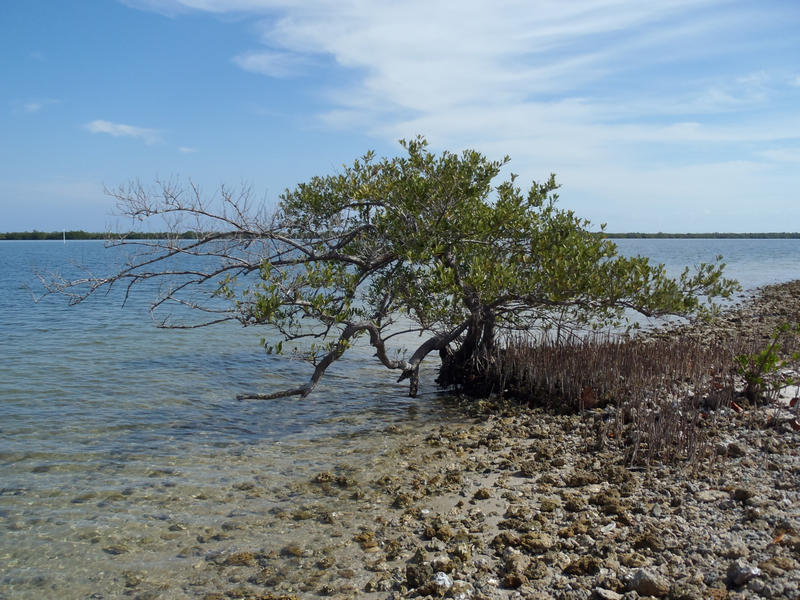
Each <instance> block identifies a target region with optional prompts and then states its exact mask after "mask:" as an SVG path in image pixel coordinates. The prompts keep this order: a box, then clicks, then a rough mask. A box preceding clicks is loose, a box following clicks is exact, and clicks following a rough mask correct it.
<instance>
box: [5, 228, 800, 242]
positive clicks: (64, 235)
mask: <svg viewBox="0 0 800 600" xmlns="http://www.w3.org/2000/svg"><path fill="white" fill-rule="evenodd" d="M602 235H604V236H605V237H606V238H609V239H732V240H738V239H752V240H790V239H791V240H794V239H800V232H794V233H792V232H767V233H720V232H714V233H662V232H658V233H642V232H629V233H605V232H603V234H602ZM166 237H175V234H174V233H167V232H163V231H161V232H148V233H145V232H135V231H132V232H126V233H97V232H87V231H82V230H76V231H49V232H48V231H37V230H33V231H12V232H7V233H0V241H2V240H34V241H35V240H59V241H60V240H65V239H66V240H105V239H120V238H126V239H134V240H148V239H149V240H155V239H164V238H166ZM178 237H181V238H183V239H193V238H196V237H197V234H196V233H195V232H193V231H187V232H184V233H182V234H180V235H179V236H178Z"/></svg>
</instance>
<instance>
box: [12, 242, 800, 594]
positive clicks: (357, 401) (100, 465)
mask: <svg viewBox="0 0 800 600" xmlns="http://www.w3.org/2000/svg"><path fill="white" fill-rule="evenodd" d="M618 245H619V247H620V249H621V250H622V252H624V253H626V254H637V253H641V254H645V255H647V256H650V257H652V258H653V259H655V260H656V261H658V262H663V263H665V264H666V265H667V267H668V269H669V270H670V272H672V273H677V272H679V271H680V270H681V269H682V267H683V266H684V265H694V264H697V263H699V262H703V261H710V260H713V259H714V257H715V256H716V255H717V254H722V255H724V257H725V260H726V262H727V263H728V273H729V276H731V277H734V278H736V279H739V280H740V281H741V283H742V285H743V286H744V287H745V288H746V289H747V288H754V287H757V286H760V285H764V284H768V283H775V282H780V281H787V280H791V279H800V240H619V243H618ZM114 260H115V256H114V253H113V252H112V251H110V250H106V249H104V247H103V244H102V242H67V243H66V244H63V243H61V242H0V339H2V340H3V344H2V350H0V358H2V360H0V598H43V597H59V598H73V597H74V598H84V597H89V596H90V595H92V594H95V595H96V596H95V597H106V598H108V597H115V596H118V595H119V596H122V595H123V594H124V591H125V589H126V588H125V585H126V581H128V583H130V582H129V580H126V577H130V572H132V570H133V571H137V569H138V571H137V572H139V571H143V572H148V573H149V572H156V571H160V572H162V573H163V578H164V579H165V580H167V579H168V580H169V581H171V582H173V584H174V588H172V591H171V592H164V594H162V596H163V597H176V598H177V597H185V596H183V595H181V594H182V593H183V592H180V590H181V589H186V585H188V583H187V584H185V585H183V587H181V585H179V583H176V582H181V581H186V582H188V581H190V580H191V577H192V573H193V569H194V568H196V559H194V558H193V557H192V556H187V555H186V553H185V552H183V553H182V551H181V548H182V547H183V546H185V545H186V544H187V543H189V542H188V541H187V540H191V539H195V538H196V537H197V536H198V535H199V534H198V532H202V531H204V528H208V527H213V526H214V524H218V523H219V522H220V521H222V520H225V519H229V518H231V515H232V514H233V515H234V516H236V518H237V520H238V521H239V522H240V523H244V524H247V523H251V524H252V523H259V524H260V525H259V527H261V528H262V533H260V534H259V533H257V532H251V531H250V530H249V529H248V530H247V531H248V532H249V533H238V534H237V535H238V536H240V537H241V536H246V535H263V528H266V527H269V523H268V518H267V517H266V516H265V515H269V514H271V513H270V511H271V510H273V509H274V508H275V507H276V506H282V505H287V504H288V505H291V503H292V502H294V501H295V500H294V499H293V494H292V492H291V490H292V489H293V486H295V485H296V483H297V482H298V481H307V480H308V479H309V478H310V477H311V476H312V475H313V474H314V473H317V472H319V471H321V470H327V469H335V468H337V465H339V466H340V465H341V464H342V463H343V462H346V463H347V465H348V466H349V468H353V469H356V470H358V469H367V470H368V469H369V468H370V465H371V461H373V460H375V457H376V456H379V455H380V453H381V451H382V448H383V443H384V442H383V439H384V436H382V435H376V432H381V431H384V430H387V428H398V427H399V428H408V429H419V428H421V425H423V424H429V423H431V422H434V423H435V422H438V421H441V420H444V419H453V418H456V416H455V414H454V410H453V409H452V408H451V407H450V406H449V404H448V402H447V400H446V399H445V398H442V397H440V396H439V395H437V394H436V392H435V389H434V388H433V386H432V383H431V382H432V379H433V373H432V372H431V371H430V368H432V367H433V365H431V367H429V371H428V373H427V376H425V377H424V382H425V385H424V386H423V388H422V394H421V395H420V397H419V398H417V399H409V398H407V397H406V396H405V393H406V387H405V386H404V385H402V384H396V383H394V379H395V377H393V376H392V374H390V373H387V372H386V371H385V370H383V369H382V368H378V367H376V366H374V365H372V364H371V363H369V362H368V361H367V362H366V364H365V362H364V361H362V360H360V359H362V358H364V357H365V356H367V357H368V356H369V353H368V352H362V353H361V355H360V356H359V355H356V356H354V357H351V358H347V359H345V360H342V361H341V363H340V364H338V365H337V366H336V368H334V369H332V370H331V372H330V373H329V375H328V376H326V378H325V380H324V383H323V385H322V386H321V387H320V388H319V390H318V391H316V392H315V393H314V394H313V395H312V396H311V397H309V398H308V399H306V400H296V399H288V400H287V399H284V400H275V401H269V402H237V401H236V400H235V396H236V394H237V393H240V392H243V391H252V390H259V391H268V390H274V389H276V388H278V387H282V386H288V385H291V384H293V383H295V382H297V381H299V380H304V379H305V378H306V377H307V376H308V373H309V371H308V365H306V364H304V363H297V362H292V361H289V360H287V359H278V358H273V357H269V356H266V355H265V354H264V352H263V351H261V350H260V346H259V339H260V337H261V335H262V333H261V332H259V331H257V330H250V329H243V328H241V327H238V326H234V325H222V326H218V327H214V328H210V329H200V330H187V331H165V330H160V329H157V328H156V327H155V326H154V325H153V324H152V322H151V321H150V318H149V315H148V313H147V300H149V298H148V297H145V296H141V295H135V296H134V297H133V298H132V300H131V301H130V302H129V303H128V305H127V306H125V307H124V308H123V307H122V306H121V302H120V296H119V294H118V293H112V294H111V295H109V296H102V295H100V296H97V297H93V298H91V299H90V300H89V301H87V302H85V303H83V304H80V305H78V306H74V307H68V306H67V305H66V302H65V300H64V299H63V298H59V297H44V298H42V299H41V300H39V301H38V302H34V301H33V296H32V292H33V293H34V294H36V293H37V292H38V291H40V290H38V288H37V280H36V278H35V276H34V273H35V272H37V271H38V272H46V271H53V270H58V271H62V272H64V273H65V274H67V275H77V274H78V271H77V270H76V267H75V265H76V264H78V265H86V266H88V267H90V268H91V269H93V270H96V271H98V272H102V271H103V270H104V269H108V267H109V264H113V261H114ZM254 482H255V483H256V484H257V485H258V486H259V489H263V490H267V491H266V492H264V493H262V494H260V495H259V498H258V499H257V500H253V499H252V498H251V497H249V496H248V497H245V496H242V498H240V499H238V500H237V498H239V497H238V496H236V497H234V496H231V494H232V493H233V492H232V491H231V490H234V491H235V490H246V489H250V487H248V486H253V485H254ZM232 498H233V499H232ZM167 525H169V526H168V527H167ZM165 531H167V532H172V533H170V534H166V533H165ZM173 534H174V535H173ZM275 535H277V533H276V534H275ZM286 535H290V534H286ZM181 536H184V537H185V539H184V538H181ZM223 537H224V536H223ZM219 543H220V544H221V545H222V546H221V547H220V550H222V549H224V544H226V543H228V544H233V543H234V541H230V540H228V541H225V540H224V539H222V540H221V541H220V542H219ZM165 585H166V584H165ZM164 589H167V588H164Z"/></svg>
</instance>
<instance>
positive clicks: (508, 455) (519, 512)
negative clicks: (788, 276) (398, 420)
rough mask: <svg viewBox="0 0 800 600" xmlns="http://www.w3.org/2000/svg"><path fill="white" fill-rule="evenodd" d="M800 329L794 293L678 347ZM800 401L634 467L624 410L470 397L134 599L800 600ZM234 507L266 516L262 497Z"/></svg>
mask: <svg viewBox="0 0 800 600" xmlns="http://www.w3.org/2000/svg"><path fill="white" fill-rule="evenodd" d="M798 315H800V282H794V283H790V284H783V285H780V286H772V287H769V288H765V289H764V290H761V291H760V292H758V293H757V294H755V295H754V296H753V297H751V298H749V299H747V300H745V301H743V302H742V303H741V304H740V305H738V306H736V307H734V308H733V309H732V310H730V311H728V312H727V313H725V314H724V315H723V316H722V318H721V319H720V320H719V321H717V322H716V323H715V324H714V325H713V326H697V325H693V326H684V327H682V328H677V329H673V330H671V332H670V333H669V335H692V336H699V337H700V338H702V339H705V338H709V339H711V338H713V337H715V336H716V337H720V336H721V339H725V336H727V335H731V334H733V333H736V332H739V333H741V332H746V333H747V335H749V336H752V337H753V339H754V340H755V341H756V342H760V343H763V342H764V340H767V339H769V335H770V333H771V332H772V330H773V329H774V327H775V326H776V325H777V324H779V323H782V322H796V321H797V319H798ZM796 395H797V390H796V389H794V388H793V387H792V388H788V389H787V390H785V393H784V395H783V396H782V398H781V400H780V401H779V402H778V403H776V404H774V405H772V406H769V407H761V408H759V409H757V410H756V409H745V410H740V409H738V407H734V408H733V409H732V408H728V407H722V408H718V409H716V410H713V411H711V412H710V413H709V415H708V416H707V418H706V419H705V420H704V424H703V427H704V434H705V445H706V450H707V451H706V452H705V454H704V455H703V457H702V458H701V459H697V460H694V461H692V462H691V463H686V462H678V463H676V464H671V465H662V464H649V465H637V466H634V467H632V466H630V465H629V464H627V463H626V455H625V453H624V452H623V451H621V450H620V449H617V448H616V447H615V446H614V444H611V443H608V441H607V440H606V439H605V438H604V436H607V434H608V428H605V427H604V426H603V424H604V423H605V422H606V421H607V420H608V419H609V416H610V415H612V414H613V411H614V408H613V407H605V408H595V409H592V410H586V411H583V412H582V413H580V414H571V415H563V414H562V415H559V414H554V413H552V412H548V411H545V410H541V409H531V408H528V407H521V406H516V405H514V404H513V403H509V402H504V401H500V400H481V401H477V400H454V402H461V403H462V404H463V411H464V413H465V415H466V416H465V418H464V420H462V421H461V422H458V423H444V424H443V423H431V424H430V426H429V427H421V428H420V427H414V428H412V427H402V426H401V427H394V426H393V427H390V428H388V429H386V430H384V431H380V432H376V436H377V438H378V439H380V440H381V444H382V448H383V450H382V452H381V453H380V455H379V456H374V457H373V458H372V459H371V462H370V466H369V469H366V470H365V469H363V468H362V469H358V468H355V467H353V466H352V465H349V464H348V463H347V460H346V458H343V461H342V464H341V465H339V466H338V467H336V468H335V469H333V470H325V471H320V472H318V473H316V475H314V476H313V477H311V478H310V479H309V480H308V481H307V482H304V483H302V484H299V485H296V486H295V487H294V488H293V489H292V490H291V497H292V501H291V504H290V505H289V506H291V508H282V509H280V510H273V511H272V512H271V513H270V514H269V515H267V516H265V517H264V519H263V522H261V523H260V524H255V523H252V524H248V525H247V527H248V528H251V527H256V526H257V527H258V528H260V529H261V531H262V534H258V535H255V536H254V535H253V534H256V533H258V532H254V531H252V530H250V531H248V532H247V533H248V535H247V536H246V539H247V540H248V542H247V545H242V544H240V543H239V542H238V541H237V540H239V539H240V537H239V535H240V531H239V529H240V528H241V527H242V526H243V525H242V524H241V523H239V524H237V519H236V513H235V511H234V512H232V513H231V519H230V521H229V522H226V523H222V524H220V526H219V527H218V528H213V527H212V528H209V529H208V531H206V532H204V534H203V535H202V536H196V539H195V540H193V542H192V543H191V544H190V545H189V546H187V547H186V549H185V550H184V551H183V552H184V555H185V556H188V557H192V558H191V559H192V560H194V561H195V563H194V566H193V571H194V573H193V575H192V576H191V577H190V578H189V579H185V578H184V577H176V578H175V579H174V580H172V581H164V580H162V581H155V580H152V579H150V578H148V575H147V573H144V572H143V573H137V572H135V571H132V572H130V573H128V574H126V580H125V581H124V582H123V583H124V588H123V589H124V592H123V595H124V597H131V598H141V599H146V598H162V597H163V598H204V599H205V600H224V599H229V598H230V599H234V598H250V599H260V600H267V599H272V600H275V599H289V598H303V599H305V598H319V597H330V598H341V599H344V598H368V599H381V600H390V599H394V600H399V599H401V598H427V597H430V598H441V597H446V598H457V599H474V600H480V599H485V600H488V599H501V598H531V599H538V598H576V599H583V598H599V599H606V600H612V599H615V598H628V599H635V598H645V597H655V598H698V599H700V598H714V599H721V598H731V599H733V598H798V597H800V454H799V453H798V450H799V448H800V445H799V443H798V442H800V432H798V431H797V429H798V423H797V421H796V418H797V414H796V412H795V411H796V409H795V408H790V403H791V398H792V397H793V396H796ZM236 493H241V494H246V495H247V496H248V497H251V498H254V499H255V500H254V501H257V498H258V495H259V493H260V492H259V490H258V489H257V488H256V487H253V486H251V487H249V488H247V489H242V490H238V489H237V490H236ZM233 508H234V507H233V506H232V509H233ZM241 539H245V536H242V538H241ZM254 539H255V540H258V542H256V543H254V542H253V540H254ZM220 540H223V542H220Z"/></svg>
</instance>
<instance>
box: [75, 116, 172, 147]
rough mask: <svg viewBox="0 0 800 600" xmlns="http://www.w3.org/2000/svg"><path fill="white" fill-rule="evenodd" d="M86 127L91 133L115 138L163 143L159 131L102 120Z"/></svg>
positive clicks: (147, 142)
mask: <svg viewBox="0 0 800 600" xmlns="http://www.w3.org/2000/svg"><path fill="white" fill-rule="evenodd" d="M84 127H85V128H86V129H87V130H88V131H90V132H91V133H104V134H107V135H110V136H113V137H130V138H135V139H140V140H142V141H144V142H145V143H146V144H155V143H157V142H160V141H161V133H160V132H159V130H158V129H150V128H146V127H135V126H133V125H125V124H124V123H113V122H111V121H104V120H102V119H98V120H95V121H91V122H89V123H86V125H85V126H84Z"/></svg>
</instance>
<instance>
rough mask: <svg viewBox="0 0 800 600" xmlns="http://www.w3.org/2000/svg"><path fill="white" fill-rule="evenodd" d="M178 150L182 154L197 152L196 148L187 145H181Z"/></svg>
mask: <svg viewBox="0 0 800 600" xmlns="http://www.w3.org/2000/svg"><path fill="white" fill-rule="evenodd" d="M178 152H180V153H182V154H194V153H195V152H197V148H189V147H188V146H181V147H180V148H178Z"/></svg>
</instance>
